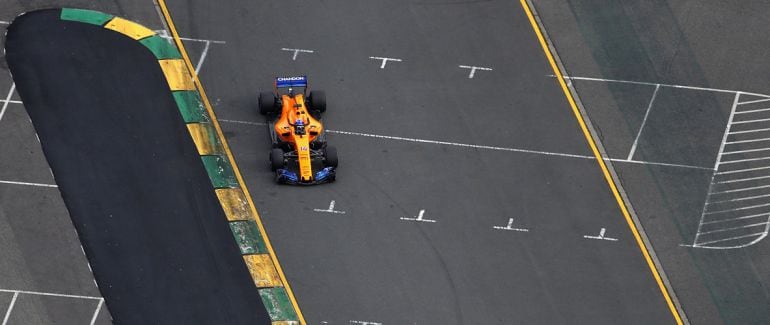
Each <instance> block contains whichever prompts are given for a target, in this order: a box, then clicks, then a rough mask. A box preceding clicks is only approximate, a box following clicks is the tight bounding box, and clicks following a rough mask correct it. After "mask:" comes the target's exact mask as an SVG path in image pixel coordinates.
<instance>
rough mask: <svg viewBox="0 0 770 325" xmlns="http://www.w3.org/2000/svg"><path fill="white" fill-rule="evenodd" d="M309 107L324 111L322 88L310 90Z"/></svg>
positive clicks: (324, 94)
mask: <svg viewBox="0 0 770 325" xmlns="http://www.w3.org/2000/svg"><path fill="white" fill-rule="evenodd" d="M310 108H312V109H314V110H316V111H319V112H321V113H323V112H326V93H325V92H323V90H313V91H310Z"/></svg>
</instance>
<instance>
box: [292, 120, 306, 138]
mask: <svg viewBox="0 0 770 325" xmlns="http://www.w3.org/2000/svg"><path fill="white" fill-rule="evenodd" d="M294 132H295V133H296V134H299V135H302V134H305V123H304V122H302V119H299V118H298V119H297V120H296V121H295V122H294Z"/></svg>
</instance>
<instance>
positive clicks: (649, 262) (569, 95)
mask: <svg viewBox="0 0 770 325" xmlns="http://www.w3.org/2000/svg"><path fill="white" fill-rule="evenodd" d="M520 1H521V6H522V7H523V8H524V11H525V12H526V14H527V17H528V18H529V22H530V24H531V25H532V28H533V29H534V30H535V34H536V35H537V39H538V40H539V41H540V46H541V47H542V48H543V52H545V56H546V57H547V58H548V63H549V64H550V65H551V68H552V69H553V72H554V74H555V75H556V79H557V80H558V81H559V85H560V86H561V89H562V91H563V92H564V96H566V97H567V101H568V102H569V105H570V107H571V108H572V112H573V113H574V114H575V118H576V119H577V121H578V124H579V125H580V129H581V130H582V131H583V135H584V136H585V138H586V141H588V145H589V146H590V147H591V151H592V152H593V154H594V157H596V161H597V162H598V163H599V167H600V168H601V169H602V173H603V174H604V179H605V180H606V181H607V184H608V185H609V186H610V190H611V191H612V195H613V196H615V201H616V202H617V204H618V207H620V211H621V212H622V213H623V217H625V219H626V223H627V224H628V227H629V228H631V232H632V233H633V235H634V239H636V243H637V245H638V246H639V249H640V250H641V251H642V255H643V256H644V260H645V261H646V262H647V266H648V267H649V268H650V272H652V275H653V277H654V278H655V282H657V284H658V288H659V289H660V292H661V293H662V294H663V297H664V298H665V300H666V304H667V305H668V308H669V310H670V311H671V314H672V315H673V316H674V320H675V321H676V323H677V324H680V325H681V324H682V318H681V316H679V312H678V311H677V309H676V307H675V306H674V302H673V301H672V300H671V296H670V295H669V293H668V289H667V288H666V286H665V285H664V284H663V280H662V279H661V278H660V273H659V272H658V269H657V268H656V267H655V263H653V261H652V258H651V257H650V253H649V252H648V251H647V246H645V244H644V241H642V237H641V235H640V234H639V230H638V229H636V225H635V224H634V221H633V219H631V214H630V213H629V212H628V208H626V204H625V202H623V198H622V197H621V196H620V193H619V192H618V188H617V186H616V185H615V181H614V180H613V179H612V176H611V175H610V171H609V170H608V169H607V165H606V164H605V163H604V159H602V156H601V153H599V149H598V148H597V146H596V143H595V142H594V139H593V137H592V136H591V133H590V132H589V131H588V127H587V126H586V123H585V121H584V120H583V115H582V114H581V113H580V110H579V109H578V107H577V104H575V99H574V98H572V93H570V91H569V88H568V87H567V83H566V82H565V81H564V76H563V75H562V74H561V70H559V66H558V65H557V64H556V60H554V58H553V55H552V54H551V50H550V49H549V48H548V43H547V42H546V41H545V37H543V33H542V32H541V31H540V28H539V27H538V25H537V21H536V20H535V17H534V15H532V10H530V8H529V4H527V0H520Z"/></svg>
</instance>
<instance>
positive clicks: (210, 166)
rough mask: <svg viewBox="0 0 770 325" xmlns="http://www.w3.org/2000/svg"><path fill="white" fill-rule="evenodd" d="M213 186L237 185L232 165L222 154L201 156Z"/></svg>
mask: <svg viewBox="0 0 770 325" xmlns="http://www.w3.org/2000/svg"><path fill="white" fill-rule="evenodd" d="M201 160H203V165H204V166H205V167H206V172H208V174H209V178H210V179H211V184H212V185H214V188H225V187H238V180H237V179H236V178H235V173H233V166H231V165H230V163H229V162H228V161H227V159H225V158H222V156H201Z"/></svg>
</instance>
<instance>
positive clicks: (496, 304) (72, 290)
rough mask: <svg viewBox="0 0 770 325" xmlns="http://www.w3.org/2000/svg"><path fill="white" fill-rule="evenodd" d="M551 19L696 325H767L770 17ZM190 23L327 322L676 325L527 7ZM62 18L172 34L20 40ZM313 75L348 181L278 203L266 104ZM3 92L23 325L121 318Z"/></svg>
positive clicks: (196, 15) (736, 10) (279, 249)
mask: <svg viewBox="0 0 770 325" xmlns="http://www.w3.org/2000/svg"><path fill="white" fill-rule="evenodd" d="M531 3H532V6H533V7H534V9H536V14H537V18H538V19H539V20H540V22H541V23H542V26H543V27H544V29H545V31H546V32H547V41H548V42H550V44H551V45H552V46H553V47H554V49H555V52H556V53H557V54H558V56H559V58H560V60H561V63H562V64H563V67H564V70H565V71H564V72H565V74H566V75H567V76H568V77H567V78H565V79H566V80H567V84H568V85H570V86H572V87H574V90H575V94H577V97H578V99H579V100H580V103H582V107H583V109H584V110H585V117H586V118H587V119H588V120H589V122H590V123H591V124H592V126H593V128H594V130H595V131H596V135H597V139H598V140H600V142H601V145H602V147H603V148H604V150H605V152H603V154H604V160H605V162H606V163H607V164H610V165H611V166H612V168H613V170H614V172H615V173H616V175H617V180H618V183H617V184H618V185H619V186H620V189H621V191H622V192H623V193H624V194H625V195H626V196H627V199H628V201H627V202H628V203H629V206H628V207H629V208H630V210H631V212H632V215H633V216H634V217H635V218H637V220H638V222H639V225H641V226H642V228H643V231H644V233H645V234H646V236H647V238H648V239H649V241H650V243H651V246H652V248H653V249H654V251H653V253H654V256H655V257H656V258H657V259H658V261H659V263H660V265H662V269H661V270H660V271H661V272H663V273H664V275H665V279H666V280H667V281H668V283H667V286H668V288H669V289H670V293H671V294H672V295H673V297H674V299H675V301H676V302H677V303H678V304H680V305H681V310H682V311H683V314H682V315H680V316H682V317H684V323H685V324H688V323H689V324H766V323H770V314H769V313H770V308H767V307H768V305H769V304H770V294H769V293H768V290H767V288H768V287H770V254H768V253H767V252H768V250H767V249H768V245H770V241H768V240H767V239H766V238H764V237H766V236H767V235H768V234H767V233H768V230H770V219H768V217H767V215H768V214H769V213H770V203H768V202H770V183H768V180H770V178H768V177H770V176H767V177H766V174H768V173H767V172H768V171H770V169H766V168H765V167H767V168H770V165H767V163H766V161H770V160H767V159H770V157H766V156H767V151H766V150H770V148H768V147H767V143H770V141H765V140H767V139H770V131H767V130H770V122H768V121H766V120H764V118H765V117H770V115H768V114H770V113H767V111H766V110H767V109H768V108H767V107H768V106H770V104H768V102H767V100H770V90H767V85H768V84H770V79H768V75H770V65H768V64H767V62H766V61H767V60H766V49H767V47H768V46H769V45H770V44H768V43H767V41H766V37H764V36H763V35H768V34H770V18H768V17H770V15H768V14H767V13H769V12H770V4H768V3H767V2H766V1H752V0H749V1H721V2H720V1H711V2H708V1H707V2H704V1H693V0H660V1H624V2H606V3H602V4H598V3H597V2H596V1H590V0H569V1H563V2H560V1H539V0H532V1H531ZM167 5H168V6H169V8H168V9H169V12H170V14H171V16H172V18H173V21H174V23H175V25H176V27H177V29H178V32H179V34H180V35H181V37H182V40H183V43H184V45H185V47H186V48H187V51H188V52H189V54H190V59H191V61H192V63H193V66H194V67H195V70H196V72H198V73H199V76H200V78H201V81H202V84H203V86H204V87H205V90H206V93H207V94H208V97H209V100H210V102H211V103H212V105H213V109H214V111H215V112H216V113H217V117H218V119H219V122H220V124H221V125H222V128H223V130H224V133H225V136H226V137H227V140H228V142H229V143H230V146H231V148H232V151H233V153H234V155H235V158H236V160H237V163H238V166H239V167H240V170H241V173H242V174H243V176H244V178H245V180H246V183H247V184H246V185H248V188H249V191H250V193H251V194H252V196H253V199H254V201H255V203H256V206H257V209H258V211H259V214H260V216H261V218H262V220H263V223H264V225H265V227H266V230H267V232H268V235H269V237H270V239H271V242H272V244H273V247H274V248H275V251H276V253H277V256H278V259H279V260H280V262H281V266H282V268H283V270H284V272H285V273H286V276H287V278H288V282H289V283H290V284H291V287H292V289H293V291H294V295H295V297H296V299H297V302H298V304H299V306H300V308H301V310H302V313H303V314H304V317H305V319H306V320H307V324H313V325H315V324H319V325H323V324H327V325H336V324H340V325H341V324H345V325H348V324H356V325H385V324H442V325H443V324H584V323H588V324H675V323H676V320H675V318H674V316H673V313H672V311H671V310H670V308H669V306H668V305H667V303H666V301H665V300H664V297H663V295H662V294H661V290H660V288H659V287H658V285H657V283H656V281H655V280H654V279H653V276H652V273H651V271H650V269H649V267H648V265H647V263H646V262H645V260H644V258H643V256H642V252H641V251H640V249H639V247H638V246H637V244H636V242H635V240H634V238H633V234H632V231H631V230H630V229H629V226H628V224H627V222H626V221H625V220H624V217H623V215H622V213H621V211H620V210H619V208H618V205H617V203H616V201H615V198H614V197H613V195H612V193H611V192H610V189H609V188H608V186H607V183H606V181H605V179H604V176H603V175H602V170H601V169H600V168H599V166H598V163H597V162H596V160H595V158H594V157H593V154H592V152H591V150H590V148H589V145H588V142H587V141H586V139H585V137H584V135H583V133H582V132H581V130H580V128H579V126H578V123H577V120H576V118H575V116H574V114H573V112H572V110H571V108H570V105H569V104H568V102H567V100H566V98H565V95H564V93H563V91H562V89H561V88H560V86H559V83H558V82H557V80H556V79H555V77H554V71H553V70H552V69H551V67H550V66H549V64H548V62H547V60H546V56H545V53H544V51H543V49H542V48H541V47H540V44H539V42H538V39H537V38H536V35H535V33H534V30H533V28H532V25H531V24H530V22H529V21H528V19H527V16H526V15H525V11H524V10H523V8H522V6H521V4H520V2H519V1H515V0H481V1H458V0H412V1H406V0H373V1H365V2H360V1H344V0H324V1H302V0H288V1H256V2H254V1H241V0H235V1H228V2H226V3H222V2H215V1H202V0H188V1H168V3H167ZM52 7H78V8H87V9H95V10H100V11H103V12H109V13H111V14H116V15H120V16H122V17H126V18H128V19H131V20H133V21H136V22H139V23H141V24H143V25H145V26H148V27H151V28H152V29H153V30H155V31H157V32H158V33H159V34H160V35H169V34H170V33H169V31H168V26H167V24H166V23H165V22H164V20H163V18H159V15H158V14H159V10H158V7H159V3H158V1H157V0H155V1H153V0H143V1H133V0H115V1H100V2H95V1H90V0H34V1H18V0H0V30H2V29H4V28H5V27H6V26H8V25H9V24H10V22H11V21H13V19H14V17H15V16H16V15H18V14H20V13H22V12H28V11H31V10H35V9H41V8H52ZM2 41H4V39H3V40H2ZM84 42H85V41H84ZM9 59H10V58H9ZM3 61H4V60H3ZM3 64H5V62H3ZM121 66H122V65H121ZM132 66H134V67H136V65H135V64H134V65H132ZM0 68H2V69H7V67H6V66H3V65H0ZM291 75H307V76H308V77H309V81H310V86H311V88H313V89H323V90H325V91H326V93H327V97H328V102H329V105H328V106H329V109H328V112H327V113H325V115H324V123H325V127H326V128H327V130H328V139H329V143H330V144H332V145H334V146H336V147H337V148H338V151H339V154H340V159H341V163H340V168H339V169H338V174H337V181H336V182H335V183H332V184H326V185H322V186H315V187H301V188H300V187H291V186H279V185H276V184H274V182H273V173H272V172H270V170H269V164H268V150H269V149H270V141H269V137H268V134H267V130H266V126H265V120H264V118H263V117H262V116H260V115H259V114H258V113H257V94H258V93H259V92H260V91H265V90H269V89H271V88H272V86H273V84H272V82H273V78H274V77H275V76H291ZM18 86H19V88H20V87H21V86H22V85H21V84H19V85H18ZM74 86H75V85H74V84H73V85H68V86H67V87H74ZM105 87H106V86H105ZM9 89H10V90H9ZM0 91H2V93H0V243H1V244H2V248H0V325H5V324H3V323H4V319H3V316H5V318H6V319H8V322H7V324H16V323H19V324H49V323H53V322H54V321H56V322H60V323H64V324H88V322H89V320H90V321H91V324H95V323H96V324H107V323H110V316H111V315H114V316H116V317H115V319H116V320H118V318H119V317H117V316H118V315H120V314H122V311H121V310H119V309H118V310H117V312H116V310H115V308H114V307H113V306H112V305H109V306H107V305H105V306H104V307H101V306H102V305H101V301H102V296H101V295H104V297H105V298H107V299H109V297H110V296H109V295H108V292H107V291H105V290H104V285H103V283H102V282H103V281H104V280H103V278H102V277H101V276H100V273H101V272H100V271H99V268H98V267H96V265H95V264H94V260H93V258H92V255H93V254H92V253H91V252H90V250H91V248H86V250H88V251H89V252H88V253H89V260H90V262H91V265H92V266H94V272H95V276H96V279H97V280H99V288H96V286H95V285H94V284H95V281H94V280H93V276H92V274H91V272H90V270H89V269H88V268H87V267H86V265H87V264H86V260H85V258H84V256H83V255H82V254H81V250H80V247H79V245H78V244H79V240H82V241H84V242H85V241H86V240H88V238H84V236H83V235H82V234H81V235H80V238H78V235H76V234H75V233H74V231H73V230H74V229H73V227H72V225H71V223H70V218H72V220H76V218H78V217H77V215H75V214H73V215H72V216H70V215H68V213H67V209H66V208H65V207H64V203H63V202H62V200H61V197H60V196H65V198H67V199H68V200H69V196H68V195H66V193H67V192H69V190H68V189H67V188H66V186H67V183H66V182H62V180H61V177H59V175H58V172H57V171H56V168H55V166H51V167H52V169H53V171H54V172H56V174H57V175H56V176H57V177H56V179H55V181H54V178H53V176H52V175H50V173H49V171H48V168H47V167H49V166H48V164H47V163H46V161H45V160H46V159H45V157H43V155H42V151H41V149H40V144H39V143H38V142H37V140H36V138H35V136H36V135H37V134H36V133H35V130H34V129H33V125H32V123H31V122H29V117H28V116H27V113H26V111H25V109H24V108H25V106H29V107H28V108H27V109H28V110H29V111H30V113H32V112H33V111H34V107H32V105H34V104H35V103H34V100H33V97H40V96H24V98H23V101H24V102H23V103H22V98H21V97H20V96H18V94H17V92H22V91H19V90H17V89H16V87H14V86H13V84H12V81H11V80H10V78H9V77H5V78H0ZM6 91H7V93H6ZM121 91H126V92H129V91H135V90H131V89H121ZM22 94H23V92H22ZM6 95H7V96H6ZM37 100H40V98H38V99H37ZM132 100H136V101H140V100H142V99H141V98H132ZM106 106H109V105H106ZM78 109H81V110H82V109H83V108H82V107H79V108H78ZM3 112H4V113H3ZM141 112H144V113H141ZM136 114H145V115H146V114H157V112H156V111H152V112H145V111H144V110H141V111H137V112H136ZM755 114H756V115H755ZM137 116H138V115H137ZM67 118H69V117H67ZM756 119H758V120H756ZM81 122H82V121H81ZM155 122H157V123H158V124H159V123H162V122H161V121H155ZM166 122H169V123H171V124H173V125H176V124H175V123H176V122H174V121H166ZM166 122H163V123H166ZM736 122H737V123H736ZM73 123H74V124H73V125H76V124H77V123H79V122H78V121H73ZM35 124H37V121H35ZM151 124H155V123H151ZM35 126H37V125H35ZM150 126H151V125H148V127H150ZM175 127H176V126H175ZM764 128H767V129H764ZM81 129H83V128H81ZM79 131H80V130H79ZM167 131H169V130H167ZM38 132H39V133H40V132H41V131H40V130H38ZM736 132H738V133H736ZM168 135H169V136H172V135H171V134H170V133H169V134H168ZM40 139H41V140H42V141H43V144H44V145H45V142H46V140H45V136H44V135H43V134H42V133H40ZM57 140H58V139H57ZM179 141H185V143H186V144H185V145H184V146H183V147H184V148H183V147H178V148H176V149H177V150H180V151H182V152H187V150H192V149H190V148H189V146H188V145H189V143H187V142H186V141H189V140H187V139H183V140H179ZM744 141H745V142H744ZM185 146H186V147H185ZM48 151H50V149H46V153H48ZM65 154H66V153H65ZM117 157H120V156H115V157H112V159H118V158H117ZM100 159H106V158H105V157H101V158H100ZM124 160H128V159H124ZM731 161H732V162H731ZM124 162H125V161H124ZM134 163H136V164H149V163H147V162H146V161H145V162H141V161H136V162H134ZM180 163H181V164H182V165H184V166H183V167H179V166H181V165H179V166H177V165H175V168H186V169H189V170H188V171H187V172H191V173H193V174H195V173H196V171H194V169H196V168H197V167H193V166H188V165H187V164H186V163H184V162H182V160H180ZM720 164H721V166H720ZM52 165H53V164H52ZM148 166H149V165H148ZM725 166H727V167H725ZM187 172H185V173H187ZM78 181H79V182H86V181H87V180H78ZM190 181H193V180H190ZM720 182H725V183H720ZM57 184H58V186H61V188H57V187H56V186H57ZM70 184H71V183H70ZM59 190H61V193H62V194H60V192H59ZM78 190H79V191H83V190H84V189H78ZM86 190H87V189H86ZM722 191H733V192H727V194H724V193H717V194H713V193H712V192H722ZM207 193H208V192H207ZM167 194H168V193H166V192H164V193H157V195H167ZM716 195H726V196H724V197H718V196H716ZM714 206H718V207H722V209H723V210H724V211H722V210H717V209H716V208H714ZM68 207H69V203H68ZM70 209H71V208H70ZM710 209H711V210H710ZM727 210H729V211H727ZM164 217H166V218H168V217H167V216H165V215H164ZM214 219H216V222H215V221H210V222H212V224H211V225H210V226H205V227H203V228H205V229H219V227H221V225H218V224H214V223H217V222H218V221H219V220H222V218H219V219H217V218H214ZM140 221H141V220H138V221H137V222H140ZM223 222H224V221H223ZM116 225H117V224H114V226H116ZM137 225H138V223H137ZM762 227H764V231H762ZM78 228H81V227H78ZM121 229H123V228H121ZM200 230H201V229H193V230H188V231H193V232H195V233H197V232H198V231H200ZM176 232H177V231H176V230H174V233H176ZM215 232H216V231H215ZM167 233H168V232H167ZM180 233H181V232H180ZM185 234H189V233H187V232H185ZM228 235H229V234H228ZM92 238H93V237H92ZM757 239H758V240H757ZM86 246H88V245H86ZM230 246H231V243H230V242H227V241H225V240H224V239H222V240H221V241H217V243H216V244H214V245H213V246H210V247H208V248H206V249H210V250H209V251H210V252H216V254H217V256H220V257H223V258H224V256H225V255H228V254H229V253H227V252H228V251H229V250H230V249H231V248H230ZM237 262H239V263H240V260H238V261H237ZM238 267H241V266H240V265H239V266H238ZM249 285H250V286H249V288H251V287H253V285H251V284H249ZM209 288H210V289H213V288H214V287H213V286H212V287H209ZM197 289H200V288H197ZM22 290H28V291H22ZM228 290H229V289H228ZM51 293H53V294H55V295H54V296H46V295H47V294H51ZM63 294H71V295H63ZM239 294H243V295H254V294H256V291H254V292H246V290H244V291H239ZM17 298H18V299H17ZM257 298H259V297H258V296H257ZM148 301H157V300H156V299H152V297H149V298H148ZM255 301H258V299H257V300H255ZM108 302H109V301H108ZM171 304H174V303H171ZM6 306H7V310H6V309H4V308H6ZM148 308H150V307H148ZM4 310H5V315H4V314H3V312H4ZM254 310H255V309H252V311H254ZM92 315H93V318H92ZM168 317H171V316H168Z"/></svg>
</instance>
